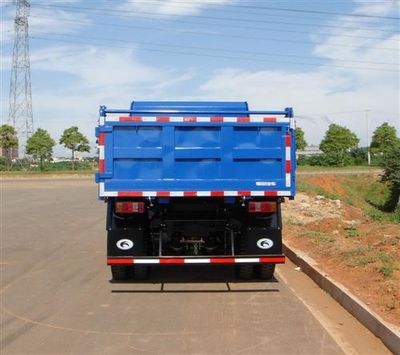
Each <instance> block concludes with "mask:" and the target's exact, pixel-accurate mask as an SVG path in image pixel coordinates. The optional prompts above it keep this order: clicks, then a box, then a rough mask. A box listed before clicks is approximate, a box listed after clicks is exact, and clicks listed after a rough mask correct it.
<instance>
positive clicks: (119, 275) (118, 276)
mask: <svg viewBox="0 0 400 355" xmlns="http://www.w3.org/2000/svg"><path fill="white" fill-rule="evenodd" d="M111 274H112V278H113V280H114V281H123V280H127V279H128V278H129V266H125V265H111Z"/></svg>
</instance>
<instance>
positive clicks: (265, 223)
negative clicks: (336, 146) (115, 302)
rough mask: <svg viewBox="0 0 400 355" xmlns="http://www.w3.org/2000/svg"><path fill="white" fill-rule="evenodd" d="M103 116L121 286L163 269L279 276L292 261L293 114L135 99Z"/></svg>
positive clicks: (104, 182) (110, 242) (106, 183)
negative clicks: (287, 241) (284, 212)
mask: <svg viewBox="0 0 400 355" xmlns="http://www.w3.org/2000/svg"><path fill="white" fill-rule="evenodd" d="M99 113H100V115H99V124H98V127H97V128H96V137H97V142H98V149H99V161H98V164H99V171H98V173H97V174H96V182H97V183H98V187H99V198H100V199H101V200H104V201H105V202H106V204H107V213H106V231H107V264H108V265H110V266H111V273H112V277H113V279H114V280H117V281H118V280H125V279H128V278H132V279H144V278H146V277H147V276H148V273H149V269H151V268H154V267H155V266H156V265H157V266H158V267H162V266H168V265H179V266H180V267H185V265H210V264H217V265H218V264H220V265H227V264H234V268H235V269H236V270H237V274H238V277H240V278H244V279H249V278H262V279H270V278H272V277H273V274H274V270H275V265H276V264H280V263H284V262H285V256H284V255H283V251H282V218H281V203H283V202H284V201H285V198H288V199H293V198H294V196H295V169H296V160H295V159H296V153H295V151H296V149H295V131H294V118H293V109H292V108H290V107H289V108H285V109H283V110H281V111H279V110H277V111H251V110H250V109H249V107H248V104H247V102H171V101H168V102H167V101H134V102H132V103H131V105H130V108H129V109H109V108H107V107H105V106H101V107H100V112H99Z"/></svg>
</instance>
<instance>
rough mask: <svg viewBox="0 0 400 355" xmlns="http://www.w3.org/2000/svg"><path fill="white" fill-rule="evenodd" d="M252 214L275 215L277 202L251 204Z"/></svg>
mask: <svg viewBox="0 0 400 355" xmlns="http://www.w3.org/2000/svg"><path fill="white" fill-rule="evenodd" d="M249 212H250V213H274V212H276V202H254V201H252V202H250V203H249Z"/></svg>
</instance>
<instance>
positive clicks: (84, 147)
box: [60, 126, 90, 170]
mask: <svg viewBox="0 0 400 355" xmlns="http://www.w3.org/2000/svg"><path fill="white" fill-rule="evenodd" d="M60 144H63V145H64V147H65V148H67V149H70V150H71V151H72V170H74V169H75V152H89V151H90V146H89V140H88V139H87V138H86V137H85V136H84V135H83V134H82V133H81V132H79V130H78V127H76V126H72V127H70V128H67V129H66V130H65V131H64V133H63V135H62V136H61V138H60Z"/></svg>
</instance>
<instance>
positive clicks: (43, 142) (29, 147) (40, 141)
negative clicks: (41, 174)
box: [26, 128, 56, 170]
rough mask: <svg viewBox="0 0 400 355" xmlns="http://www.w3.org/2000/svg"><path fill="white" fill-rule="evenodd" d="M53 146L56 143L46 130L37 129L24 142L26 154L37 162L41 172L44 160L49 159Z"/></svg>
mask: <svg viewBox="0 0 400 355" xmlns="http://www.w3.org/2000/svg"><path fill="white" fill-rule="evenodd" d="M55 145H56V142H55V141H54V139H53V138H51V137H50V134H49V133H48V132H47V131H46V130H44V129H41V128H38V129H37V130H36V132H35V133H34V134H33V135H32V137H30V138H29V139H28V141H27V142H26V154H29V155H32V157H33V159H35V160H39V163H40V165H39V166H40V170H43V163H44V161H45V160H49V159H51V157H52V155H53V147H54V146H55Z"/></svg>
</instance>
